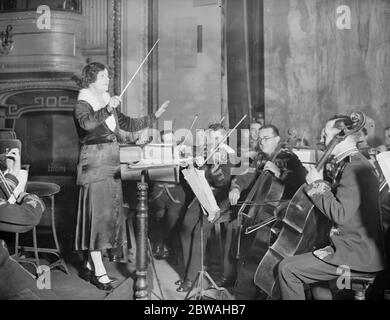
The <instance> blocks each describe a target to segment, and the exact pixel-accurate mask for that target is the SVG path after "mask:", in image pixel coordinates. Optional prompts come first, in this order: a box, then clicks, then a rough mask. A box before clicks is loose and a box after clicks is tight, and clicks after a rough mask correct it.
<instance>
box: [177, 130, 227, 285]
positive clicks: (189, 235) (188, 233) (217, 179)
mask: <svg viewBox="0 0 390 320" xmlns="http://www.w3.org/2000/svg"><path fill="white" fill-rule="evenodd" d="M208 132H209V135H208V138H207V140H208V141H207V144H208V145H209V146H210V145H211V146H213V147H215V146H218V145H219V143H220V142H221V141H222V139H223V137H224V136H225V135H226V130H225V129H224V127H223V126H222V125H220V124H212V125H210V126H209V131H208ZM211 149H212V148H211V147H209V148H208V150H211ZM217 158H218V159H217ZM212 162H213V164H211V163H209V162H208V163H207V164H204V163H198V165H199V167H201V169H202V170H205V177H206V180H207V182H208V183H209V185H210V187H211V188H212V190H213V194H214V196H215V199H216V201H217V204H218V206H219V207H220V208H221V207H222V206H221V203H222V202H223V201H224V200H226V199H227V196H228V190H229V189H228V188H229V185H230V177H231V176H230V169H231V165H230V162H229V159H228V155H227V153H226V154H225V153H223V151H221V152H217V153H216V154H215V157H214V160H213V161H212ZM225 202H226V201H225ZM201 210H202V209H201V207H200V203H199V201H198V200H197V198H196V197H195V199H194V200H193V201H192V202H191V204H190V205H189V206H188V208H187V211H186V213H185V216H184V220H183V225H182V230H181V233H180V235H181V241H182V247H183V257H184V264H185V266H186V269H185V276H184V280H179V281H178V282H176V284H177V285H179V287H178V288H177V291H178V292H187V291H189V290H190V289H191V286H192V284H193V281H194V280H195V278H196V275H197V272H198V271H200V268H201V263H203V261H202V260H201V259H202V257H201V243H200V213H201ZM221 212H222V214H223V210H222V208H221ZM202 219H203V230H204V242H203V252H205V248H206V242H207V239H208V238H209V236H210V233H211V230H212V227H213V223H211V222H209V221H208V220H207V217H206V216H205V215H204V214H202Z"/></svg>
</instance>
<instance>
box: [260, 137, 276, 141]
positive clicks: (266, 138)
mask: <svg viewBox="0 0 390 320" xmlns="http://www.w3.org/2000/svg"><path fill="white" fill-rule="evenodd" d="M275 137H276V136H272V137H259V142H262V141H268V140H269V139H272V138H275Z"/></svg>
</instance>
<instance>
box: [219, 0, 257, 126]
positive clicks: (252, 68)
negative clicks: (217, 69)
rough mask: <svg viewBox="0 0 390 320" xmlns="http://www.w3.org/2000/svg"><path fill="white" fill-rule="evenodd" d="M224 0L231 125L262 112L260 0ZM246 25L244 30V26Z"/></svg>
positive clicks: (247, 120) (247, 121)
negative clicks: (244, 117) (245, 116)
mask: <svg viewBox="0 0 390 320" xmlns="http://www.w3.org/2000/svg"><path fill="white" fill-rule="evenodd" d="M244 1H245V0H225V2H224V6H225V17H226V24H225V25H226V57H227V86H228V108H229V119H230V121H229V122H230V126H231V127H232V126H233V125H235V124H236V123H237V122H238V121H239V120H240V119H241V118H242V117H243V116H244V115H245V114H248V118H247V119H246V122H245V123H244V124H243V126H242V127H241V128H246V127H248V124H249V122H250V120H251V119H250V116H255V114H256V113H259V112H264V36H263V34H264V27H263V0H246V10H245V2H244ZM245 23H246V24H247V28H246V27H245Z"/></svg>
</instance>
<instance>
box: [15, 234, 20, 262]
mask: <svg viewBox="0 0 390 320" xmlns="http://www.w3.org/2000/svg"><path fill="white" fill-rule="evenodd" d="M15 257H19V233H15Z"/></svg>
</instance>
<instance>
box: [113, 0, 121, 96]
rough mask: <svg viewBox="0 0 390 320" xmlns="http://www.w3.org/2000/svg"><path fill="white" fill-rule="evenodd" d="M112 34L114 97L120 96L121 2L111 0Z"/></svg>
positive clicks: (119, 0)
mask: <svg viewBox="0 0 390 320" xmlns="http://www.w3.org/2000/svg"><path fill="white" fill-rule="evenodd" d="M112 6H113V18H114V19H113V20H114V25H113V32H114V39H113V41H114V52H113V59H114V93H115V95H120V94H121V72H122V63H121V59H122V47H121V41H122V39H121V38H122V32H121V27H122V26H121V15H122V0H113V1H112Z"/></svg>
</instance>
